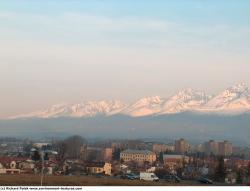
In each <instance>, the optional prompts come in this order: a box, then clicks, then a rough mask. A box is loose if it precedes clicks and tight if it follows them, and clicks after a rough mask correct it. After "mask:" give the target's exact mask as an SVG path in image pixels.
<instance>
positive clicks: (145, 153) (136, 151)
mask: <svg viewBox="0 0 250 191" xmlns="http://www.w3.org/2000/svg"><path fill="white" fill-rule="evenodd" d="M121 153H128V154H144V155H149V154H151V155H152V154H155V153H154V152H152V151H149V150H136V149H127V150H124V151H122V152H121Z"/></svg>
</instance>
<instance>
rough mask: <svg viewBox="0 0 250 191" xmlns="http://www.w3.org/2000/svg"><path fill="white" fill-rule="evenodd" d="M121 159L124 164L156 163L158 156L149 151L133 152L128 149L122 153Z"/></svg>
mask: <svg viewBox="0 0 250 191" xmlns="http://www.w3.org/2000/svg"><path fill="white" fill-rule="evenodd" d="M120 159H122V160H123V161H124V162H129V161H135V162H139V163H143V162H149V163H153V162H154V161H156V154H155V153H154V152H151V151H149V150H132V149H127V150H124V151H122V152H121V153H120Z"/></svg>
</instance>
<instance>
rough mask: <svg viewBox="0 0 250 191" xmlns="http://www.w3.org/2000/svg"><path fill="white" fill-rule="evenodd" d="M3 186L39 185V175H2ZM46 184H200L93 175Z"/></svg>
mask: <svg viewBox="0 0 250 191" xmlns="http://www.w3.org/2000/svg"><path fill="white" fill-rule="evenodd" d="M0 185H1V186H39V185H40V176H37V175H22V174H21V175H0ZM43 185H46V186H178V185H180V186H185V185H199V184H198V183H196V182H182V183H169V182H148V181H140V180H123V179H115V178H109V177H107V178H96V177H92V176H45V177H44V184H43Z"/></svg>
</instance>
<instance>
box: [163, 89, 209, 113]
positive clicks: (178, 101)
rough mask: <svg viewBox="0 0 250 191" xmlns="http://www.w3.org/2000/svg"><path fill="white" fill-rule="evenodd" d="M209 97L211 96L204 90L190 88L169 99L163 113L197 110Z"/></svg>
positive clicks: (164, 105)
mask: <svg viewBox="0 0 250 191" xmlns="http://www.w3.org/2000/svg"><path fill="white" fill-rule="evenodd" d="M208 99H209V97H208V96H206V94H205V93H204V92H200V91H195V90H193V89H191V88H188V89H185V90H182V91H180V92H178V93H177V94H176V95H174V96H172V97H170V98H169V99H167V101H166V102H165V103H164V104H163V108H162V111H161V114H167V113H179V112H183V111H189V110H195V109H197V108H198V107H201V106H202V105H204V104H205V103H207V101H208Z"/></svg>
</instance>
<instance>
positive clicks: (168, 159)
mask: <svg viewBox="0 0 250 191" xmlns="http://www.w3.org/2000/svg"><path fill="white" fill-rule="evenodd" d="M188 160H189V157H187V156H185V155H170V154H165V155H163V161H164V165H165V166H167V167H168V168H170V169H176V168H178V167H182V166H183V163H187V162H188Z"/></svg>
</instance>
